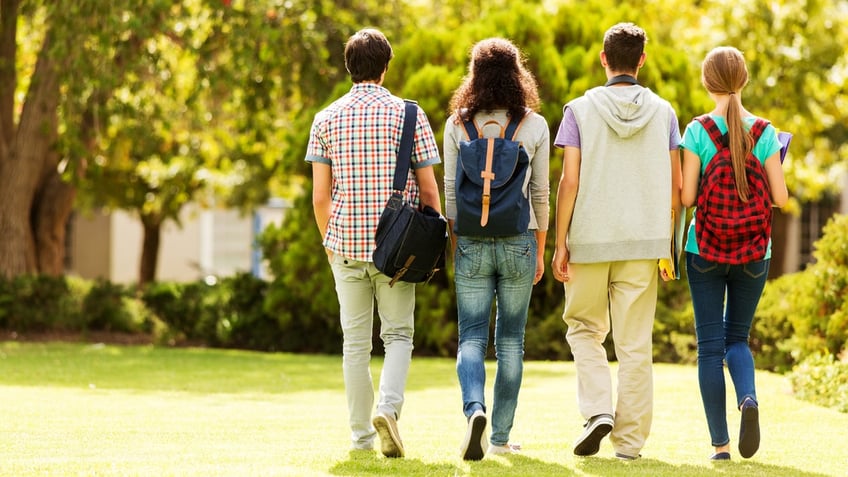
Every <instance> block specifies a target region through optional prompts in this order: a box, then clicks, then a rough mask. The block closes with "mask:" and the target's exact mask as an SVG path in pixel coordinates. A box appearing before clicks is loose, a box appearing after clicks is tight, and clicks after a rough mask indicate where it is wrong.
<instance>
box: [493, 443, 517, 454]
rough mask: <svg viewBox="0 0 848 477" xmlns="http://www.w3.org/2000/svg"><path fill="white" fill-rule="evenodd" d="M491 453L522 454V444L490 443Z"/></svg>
mask: <svg viewBox="0 0 848 477" xmlns="http://www.w3.org/2000/svg"><path fill="white" fill-rule="evenodd" d="M488 453H489V454H491V455H512V454H520V453H521V444H504V445H502V446H496V445H494V444H491V445H489V451H488Z"/></svg>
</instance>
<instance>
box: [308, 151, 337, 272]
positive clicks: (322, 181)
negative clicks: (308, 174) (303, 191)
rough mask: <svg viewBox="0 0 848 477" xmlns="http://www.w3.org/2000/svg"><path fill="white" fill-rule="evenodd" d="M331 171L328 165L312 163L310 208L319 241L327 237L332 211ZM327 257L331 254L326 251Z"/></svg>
mask: <svg viewBox="0 0 848 477" xmlns="http://www.w3.org/2000/svg"><path fill="white" fill-rule="evenodd" d="M332 188H333V169H332V167H331V166H330V165H328V164H324V163H320V162H313V163H312V208H313V209H314V213H315V223H316V224H317V225H318V231H319V232H320V233H321V241H322V242H323V240H324V237H326V235H327V222H329V220H330V211H331V210H332V196H331V191H332ZM326 252H327V255H328V256H329V255H330V254H331V252H330V251H329V250H326Z"/></svg>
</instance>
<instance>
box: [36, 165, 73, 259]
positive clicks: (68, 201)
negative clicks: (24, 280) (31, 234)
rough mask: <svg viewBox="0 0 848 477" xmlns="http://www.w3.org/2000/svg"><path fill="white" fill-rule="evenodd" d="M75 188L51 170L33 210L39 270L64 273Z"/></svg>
mask: <svg viewBox="0 0 848 477" xmlns="http://www.w3.org/2000/svg"><path fill="white" fill-rule="evenodd" d="M76 195H77V191H76V188H75V187H73V186H72V185H70V184H68V183H67V182H65V181H63V180H62V178H61V176H60V175H59V173H58V172H57V171H56V170H55V168H54V169H53V170H51V171H50V172H49V173H48V177H47V179H46V181H45V183H44V186H43V187H42V188H41V190H40V191H39V193H38V195H37V198H36V203H35V206H34V207H33V214H32V221H33V230H34V231H35V254H36V259H37V263H38V271H39V272H40V273H43V274H47V275H53V276H60V275H63V274H64V273H65V253H66V250H65V231H66V228H67V223H68V218H69V217H70V216H71V212H72V210H73V206H74V199H75V198H76Z"/></svg>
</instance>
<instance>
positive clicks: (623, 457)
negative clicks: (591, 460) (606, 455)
mask: <svg viewBox="0 0 848 477" xmlns="http://www.w3.org/2000/svg"><path fill="white" fill-rule="evenodd" d="M615 456H616V457H617V458H618V459H620V460H639V459H641V458H642V454H636V455H627V454H622V453H621V452H616V453H615ZM728 458H729V457H728Z"/></svg>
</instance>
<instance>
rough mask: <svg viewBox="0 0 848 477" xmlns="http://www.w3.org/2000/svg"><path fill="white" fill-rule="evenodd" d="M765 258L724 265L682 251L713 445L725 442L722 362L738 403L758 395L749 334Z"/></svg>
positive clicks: (765, 270)
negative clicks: (693, 310)
mask: <svg viewBox="0 0 848 477" xmlns="http://www.w3.org/2000/svg"><path fill="white" fill-rule="evenodd" d="M769 262H770V260H761V261H757V262H751V263H746V264H744V265H727V264H720V263H716V262H711V261H709V260H706V259H704V258H703V257H701V256H700V255H696V254H693V253H687V254H686V272H687V274H688V275H689V291H690V292H691V293H692V304H693V305H694V308H695V334H696V336H697V339H698V383H699V385H700V387H701V399H702V400H703V402H704V411H705V412H706V415H707V425H708V426H709V429H710V438H711V439H712V445H713V446H716V447H718V446H723V445H726V444H727V443H728V442H730V437H729V436H728V433H727V418H726V416H727V414H726V413H727V409H726V405H725V403H726V399H727V395H726V392H727V391H726V388H725V382H724V367H723V364H724V363H725V362H726V363H727V369H728V371H729V373H730V378H731V379H732V380H733V387H734V388H735V390H736V403H737V406H738V405H740V404H742V401H743V400H744V399H745V398H746V397H750V398H751V399H753V400H754V401H756V400H757V393H756V389H755V386H754V357H753V355H751V349H750V348H749V347H748V333H749V332H750V331H751V322H752V321H753V320H754V311H756V309H757V303H759V301H760V295H762V292H763V287H765V284H766V278H767V277H768V268H769Z"/></svg>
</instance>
